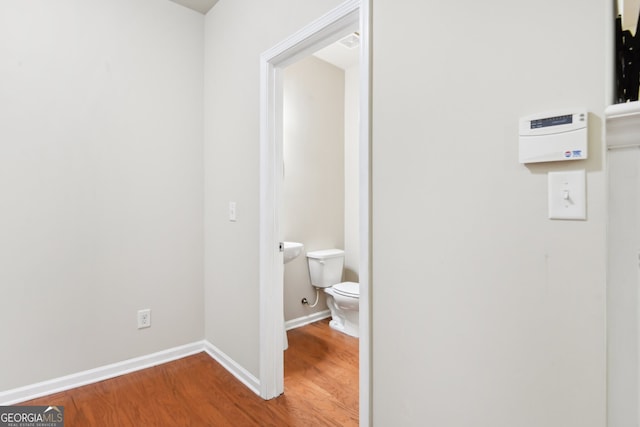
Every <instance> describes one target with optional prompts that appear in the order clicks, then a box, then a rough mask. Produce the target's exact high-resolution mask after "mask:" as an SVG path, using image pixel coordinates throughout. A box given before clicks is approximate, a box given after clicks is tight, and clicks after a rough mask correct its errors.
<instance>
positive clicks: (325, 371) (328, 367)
mask: <svg viewBox="0 0 640 427" xmlns="http://www.w3.org/2000/svg"><path fill="white" fill-rule="evenodd" d="M288 337H289V349H288V350H287V351H285V392H284V394H283V395H281V396H280V397H278V398H276V399H272V400H269V401H264V400H262V399H261V398H260V397H258V396H257V395H256V394H255V393H253V392H252V391H251V390H249V389H248V388H246V387H245V386H244V385H243V384H242V383H240V382H239V381H238V380H237V379H236V378H235V377H233V376H232V375H231V374H230V373H228V372H227V371H226V370H225V369H224V368H222V366H220V365H219V364H218V363H217V362H216V361H214V360H213V359H212V358H211V357H209V356H208V355H207V354H206V353H199V354H196V355H194V356H190V357H186V358H184V359H180V360H177V361H174V362H170V363H166V364H164V365H160V366H156V367H153V368H149V369H144V370H141V371H137V372H134V373H131V374H128V375H124V376H121V377H117V378H113V379H110V380H106V381H101V382H99V383H95V384H91V385H87V386H84V387H79V388H76V389H73V390H68V391H65V392H61V393H57V394H53V395H50V396H46V397H42V398H38V399H35V400H31V401H28V402H23V403H22V404H23V405H51V406H64V413H65V427H74V426H78V427H85V426H101V427H102V426H106V427H109V426H118V427H125V426H135V427H144V426H234V427H236V426H261V427H262V426H275V427H283V426H314V427H315V426H357V425H358V340H357V339H356V338H352V337H349V336H347V335H344V334H341V333H339V332H336V331H334V330H332V329H330V328H329V324H328V320H322V321H319V322H316V323H312V324H310V325H307V326H304V327H302V328H298V329H294V330H291V331H289V332H288Z"/></svg>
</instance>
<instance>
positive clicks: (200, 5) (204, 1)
mask: <svg viewBox="0 0 640 427" xmlns="http://www.w3.org/2000/svg"><path fill="white" fill-rule="evenodd" d="M171 1H172V2H174V3H178V4H181V5H182V6H184V7H188V8H189V9H193V10H195V11H197V12H200V13H202V14H203V15H204V14H206V13H207V12H209V11H210V10H211V8H212V7H213V6H214V5H215V4H216V3H217V2H218V0H171Z"/></svg>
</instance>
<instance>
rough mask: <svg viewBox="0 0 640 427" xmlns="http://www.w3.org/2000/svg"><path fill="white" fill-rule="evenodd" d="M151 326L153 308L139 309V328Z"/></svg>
mask: <svg viewBox="0 0 640 427" xmlns="http://www.w3.org/2000/svg"><path fill="white" fill-rule="evenodd" d="M150 327H151V309H150V308H147V309H144V310H138V329H143V328H150Z"/></svg>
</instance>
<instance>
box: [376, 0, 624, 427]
mask: <svg viewBox="0 0 640 427" xmlns="http://www.w3.org/2000/svg"><path fill="white" fill-rule="evenodd" d="M610 8H611V5H610V4H609V3H608V2H605V1H600V0H598V1H596V0H590V1H586V2H585V1H578V0H568V1H565V2H561V3H559V2H557V1H553V0H542V1H539V2H534V3H526V2H510V1H501V0H496V1H491V2H489V3H486V2H484V3H478V2H473V1H458V2H416V1H409V0H405V1H395V0H394V1H388V0H373V31H374V37H373V40H374V42H373V58H374V59H373V61H374V63H373V143H372V155H373V165H372V170H373V182H372V189H373V196H372V201H373V213H372V221H373V224H372V227H373V231H372V233H373V234H372V238H373V263H372V270H373V279H372V280H373V290H372V299H373V335H372V343H373V377H372V383H373V387H374V389H373V421H374V425H379V426H386V425H402V426H425V425H434V426H447V427H462V426H465V427H466V426H471V425H473V426H475V427H512V426H519V427H527V426H530V427H539V426H546V427H553V426H556V427H566V426H581V427H590V426H593V427H596V426H598V427H601V426H603V425H605V423H606V417H605V414H606V410H605V409H606V406H605V403H606V402H605V400H606V398H605V378H606V369H605V366H606V364H605V299H606V293H605V238H604V237H605V208H606V198H605V173H604V171H603V168H604V164H603V152H604V150H603V140H602V126H603V109H604V106H605V104H606V103H607V102H608V101H609V100H608V99H606V96H605V94H609V93H610V91H607V90H606V89H605V85H606V84H608V80H607V77H608V76H609V74H608V72H607V71H606V70H607V69H608V68H610V67H607V66H606V64H605V60H606V59H608V53H607V52H608V50H609V49H610V48H611V47H610V46H609V45H608V44H605V41H606V40H610V38H609V37H608V36H607V31H610V30H611V24H610V22H612V21H611V18H610V16H611V14H610V12H609V11H610ZM497 11H499V13H497ZM550 11H553V12H552V13H550ZM607 20H609V21H607ZM574 106H583V107H586V108H587V109H588V110H589V111H590V112H591V113H592V114H591V115H590V120H591V123H590V129H589V138H590V149H591V151H590V158H589V160H587V161H584V162H579V163H563V164H540V165H537V166H523V165H521V164H519V163H518V151H517V147H518V137H517V129H518V128H517V123H518V118H519V117H520V116H523V115H526V114H530V113H535V112H540V111H545V110H550V109H556V108H564V107H574ZM579 168H586V170H587V192H588V197H587V199H588V206H587V209H588V220H587V221H550V220H548V219H547V203H546V200H547V172H548V171H557V170H567V169H568V170H572V169H579Z"/></svg>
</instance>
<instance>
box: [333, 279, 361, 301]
mask: <svg viewBox="0 0 640 427" xmlns="http://www.w3.org/2000/svg"><path fill="white" fill-rule="evenodd" d="M332 288H333V290H334V291H335V292H336V293H337V294H340V295H344V296H346V297H353V298H359V297H360V285H359V284H358V283H354V282H342V283H338V284H337V285H333V286H332Z"/></svg>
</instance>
